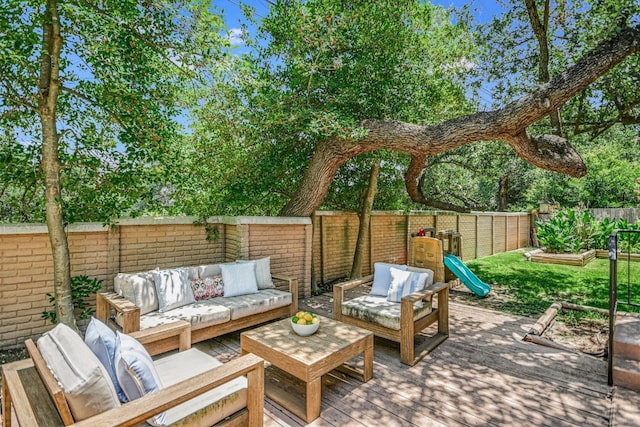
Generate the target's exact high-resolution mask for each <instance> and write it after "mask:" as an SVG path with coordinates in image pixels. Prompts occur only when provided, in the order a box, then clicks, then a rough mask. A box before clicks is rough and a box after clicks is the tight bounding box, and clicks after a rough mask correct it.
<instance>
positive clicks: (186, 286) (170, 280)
mask: <svg viewBox="0 0 640 427" xmlns="http://www.w3.org/2000/svg"><path fill="white" fill-rule="evenodd" d="M153 279H154V281H155V284H156V291H157V293H158V311H159V312H160V313H164V312H166V311H169V310H172V309H174V308H178V307H182V306H183V305H187V304H191V303H194V302H196V299H195V297H194V296H193V290H192V289H191V281H190V280H189V278H188V277H187V271H186V270H185V269H184V268H176V269H172V270H158V271H154V272H153Z"/></svg>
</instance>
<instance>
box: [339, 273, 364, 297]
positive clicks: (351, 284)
mask: <svg viewBox="0 0 640 427" xmlns="http://www.w3.org/2000/svg"><path fill="white" fill-rule="evenodd" d="M372 282H373V275H369V276H364V277H361V278H359V279H353V280H349V281H346V282H342V283H338V284H336V285H333V293H334V294H335V292H336V290H338V291H340V292H342V291H344V290H347V289H353V288H357V287H358V286H362V285H368V284H370V283H372Z"/></svg>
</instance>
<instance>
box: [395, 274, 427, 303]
mask: <svg viewBox="0 0 640 427" xmlns="http://www.w3.org/2000/svg"><path fill="white" fill-rule="evenodd" d="M390 273H391V285H390V286H389V292H388V293H387V301H390V302H400V301H401V300H402V298H403V297H405V296H407V295H409V294H411V293H413V292H416V291H421V290H422V289H424V287H425V285H426V283H427V280H428V279H429V274H428V273H416V272H411V271H404V270H398V269H397V268H393V267H392V268H391V269H390Z"/></svg>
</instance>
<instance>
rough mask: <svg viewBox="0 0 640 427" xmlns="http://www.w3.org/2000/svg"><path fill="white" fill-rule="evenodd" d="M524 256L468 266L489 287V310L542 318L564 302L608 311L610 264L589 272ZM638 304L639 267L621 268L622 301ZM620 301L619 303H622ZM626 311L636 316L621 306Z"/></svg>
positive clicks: (518, 254)
mask: <svg viewBox="0 0 640 427" xmlns="http://www.w3.org/2000/svg"><path fill="white" fill-rule="evenodd" d="M523 252H524V251H523V250H518V251H511V252H504V253H500V254H496V255H491V256H488V257H484V258H479V259H475V260H471V261H468V262H467V263H466V265H467V266H468V267H469V268H470V269H471V270H472V271H473V272H474V273H475V274H476V275H477V276H478V277H479V278H480V279H481V280H483V281H484V282H486V283H488V284H490V285H491V294H489V297H488V298H493V299H494V300H495V301H493V302H492V304H491V306H492V307H493V308H494V309H496V310H500V311H504V312H507V313H513V314H518V315H525V316H533V317H535V316H539V315H540V314H542V313H543V312H544V311H545V310H546V309H547V308H548V307H549V305H551V304H552V303H553V302H556V301H566V302H570V303H573V304H579V305H586V306H590V307H598V308H604V309H608V308H609V260H608V259H596V260H594V261H592V262H590V263H589V264H587V265H586V266H583V267H577V266H568V265H557V264H541V263H535V262H530V261H527V259H526V257H525V256H524V254H523ZM627 284H628V285H629V286H630V292H629V295H630V296H631V301H632V302H634V303H636V304H640V263H638V262H631V263H630V264H629V263H627V262H626V261H624V262H622V261H619V262H618V285H619V295H620V298H624V299H626V296H627ZM620 298H619V299H620ZM619 309H620V310H622V311H638V310H637V309H634V308H633V307H629V306H622V305H621V306H619Z"/></svg>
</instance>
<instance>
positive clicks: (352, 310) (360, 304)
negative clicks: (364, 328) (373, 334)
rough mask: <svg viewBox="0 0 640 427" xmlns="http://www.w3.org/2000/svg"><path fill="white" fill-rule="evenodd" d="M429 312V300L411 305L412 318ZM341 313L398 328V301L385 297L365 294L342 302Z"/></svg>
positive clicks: (418, 317)
mask: <svg viewBox="0 0 640 427" xmlns="http://www.w3.org/2000/svg"><path fill="white" fill-rule="evenodd" d="M429 313H431V303H430V302H425V301H422V302H419V303H416V304H414V306H413V316H414V320H416V319H420V318H422V317H424V316H426V315H428V314H429ZM342 314H344V315H345V316H351V317H355V318H358V319H362V320H365V321H367V322H370V323H377V324H379V325H381V326H384V327H386V328H390V329H395V330H398V331H399V330H400V303H399V302H390V301H388V300H387V298H386V297H381V296H374V295H365V296H361V297H357V298H354V299H351V300H348V301H345V302H343V303H342Z"/></svg>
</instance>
